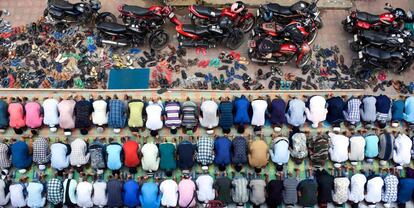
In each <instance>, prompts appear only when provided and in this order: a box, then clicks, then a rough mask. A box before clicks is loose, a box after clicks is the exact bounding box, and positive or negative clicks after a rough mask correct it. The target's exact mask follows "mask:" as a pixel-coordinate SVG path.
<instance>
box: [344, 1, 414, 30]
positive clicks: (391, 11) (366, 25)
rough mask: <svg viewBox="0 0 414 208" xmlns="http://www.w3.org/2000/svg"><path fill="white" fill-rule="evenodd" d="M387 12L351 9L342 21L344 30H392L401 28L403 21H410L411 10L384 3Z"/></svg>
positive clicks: (411, 18)
mask: <svg viewBox="0 0 414 208" xmlns="http://www.w3.org/2000/svg"><path fill="white" fill-rule="evenodd" d="M384 9H385V10H387V11H388V12H387V13H383V14H380V15H375V14H370V13H368V12H361V11H353V12H351V14H350V15H349V16H347V17H346V19H345V20H343V21H342V25H343V28H344V30H345V31H346V32H349V33H356V32H358V31H359V30H376V31H386V32H388V31H390V30H391V31H392V30H396V29H397V30H398V29H399V28H401V25H402V23H403V22H404V21H412V20H413V14H412V11H408V12H405V11H404V10H403V9H401V8H394V7H392V6H391V5H390V4H389V3H386V4H385V8H384Z"/></svg>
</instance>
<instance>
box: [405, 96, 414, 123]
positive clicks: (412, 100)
mask: <svg viewBox="0 0 414 208" xmlns="http://www.w3.org/2000/svg"><path fill="white" fill-rule="evenodd" d="M404 120H405V121H407V122H408V123H414V97H413V96H411V97H409V98H407V99H406V100H405V104H404Z"/></svg>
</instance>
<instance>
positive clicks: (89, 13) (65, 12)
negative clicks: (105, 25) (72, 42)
mask: <svg viewBox="0 0 414 208" xmlns="http://www.w3.org/2000/svg"><path fill="white" fill-rule="evenodd" d="M99 9H101V2H100V1H99V0H89V2H85V0H82V1H81V2H80V3H75V4H72V3H69V2H67V1H64V0H48V3H47V8H46V9H45V11H44V13H43V15H44V16H45V17H46V19H47V20H49V21H51V22H53V23H73V22H77V23H81V24H85V23H89V22H91V21H93V20H95V18H98V16H99V18H98V19H106V21H112V22H114V21H116V17H115V15H109V14H110V13H108V12H104V13H101V14H100V13H98V11H99Z"/></svg>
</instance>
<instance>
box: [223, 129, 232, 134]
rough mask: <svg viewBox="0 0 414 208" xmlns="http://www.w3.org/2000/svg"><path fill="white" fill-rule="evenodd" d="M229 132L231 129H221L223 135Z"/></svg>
mask: <svg viewBox="0 0 414 208" xmlns="http://www.w3.org/2000/svg"><path fill="white" fill-rule="evenodd" d="M230 131H231V129H223V133H225V134H229V133H230Z"/></svg>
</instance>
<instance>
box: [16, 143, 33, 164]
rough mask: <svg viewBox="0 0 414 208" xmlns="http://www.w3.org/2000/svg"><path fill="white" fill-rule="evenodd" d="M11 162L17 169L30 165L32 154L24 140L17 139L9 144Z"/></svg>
mask: <svg viewBox="0 0 414 208" xmlns="http://www.w3.org/2000/svg"><path fill="white" fill-rule="evenodd" d="M11 152H12V164H13V166H14V167H15V168H17V169H26V168H28V167H30V166H31V165H32V156H31V155H30V154H29V146H28V145H27V144H26V142H23V141H17V142H15V143H14V144H12V145H11Z"/></svg>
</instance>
